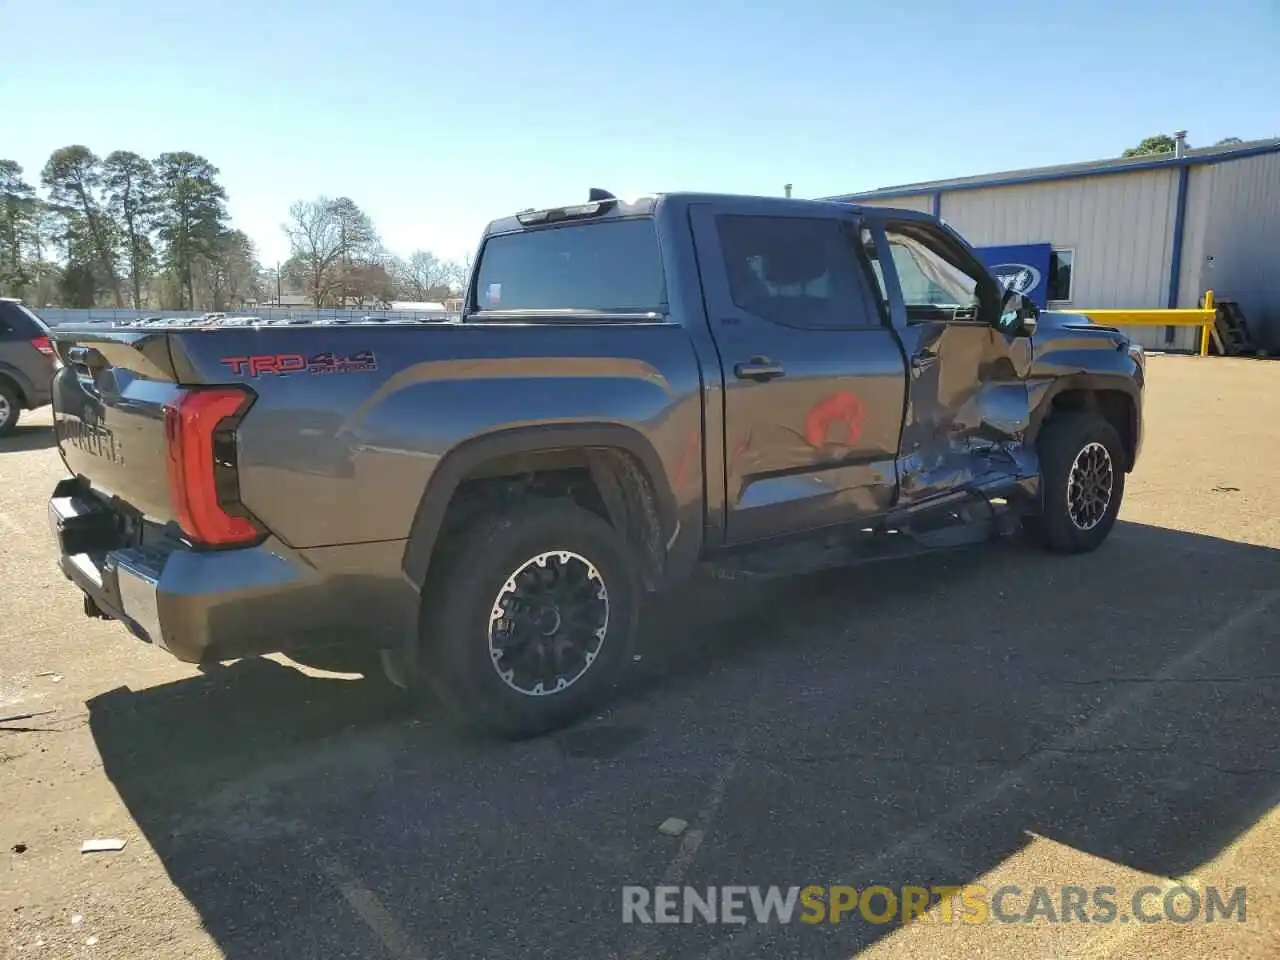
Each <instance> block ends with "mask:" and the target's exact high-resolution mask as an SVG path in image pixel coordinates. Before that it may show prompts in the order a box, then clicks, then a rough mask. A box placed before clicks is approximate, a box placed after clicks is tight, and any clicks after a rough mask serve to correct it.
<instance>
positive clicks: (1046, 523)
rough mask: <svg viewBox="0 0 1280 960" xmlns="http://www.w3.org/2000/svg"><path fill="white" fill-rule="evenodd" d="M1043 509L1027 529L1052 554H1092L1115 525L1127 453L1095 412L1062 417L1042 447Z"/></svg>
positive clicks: (1057, 418)
mask: <svg viewBox="0 0 1280 960" xmlns="http://www.w3.org/2000/svg"><path fill="white" fill-rule="evenodd" d="M1037 446H1038V448H1039V454H1040V484H1041V490H1042V493H1043V504H1044V506H1043V509H1042V511H1041V513H1040V514H1038V515H1036V516H1034V517H1030V518H1028V522H1027V529H1028V532H1029V533H1031V535H1032V537H1033V538H1034V539H1035V540H1037V541H1038V542H1039V544H1040V545H1041V546H1043V547H1044V548H1045V549H1047V550H1050V551H1052V552H1054V553H1089V552H1090V551H1093V550H1096V549H1097V548H1098V547H1099V546H1101V545H1102V542H1103V541H1104V540H1106V539H1107V536H1108V535H1109V534H1110V533H1111V528H1112V527H1114V526H1115V522H1116V515H1117V514H1118V513H1119V512H1120V503H1121V500H1122V499H1123V498H1124V481H1125V471H1126V468H1127V465H1128V455H1127V454H1126V452H1125V448H1124V444H1123V443H1122V442H1121V441H1120V435H1119V434H1118V433H1117V432H1116V429H1115V427H1113V426H1112V425H1111V424H1110V423H1108V422H1107V421H1106V420H1105V419H1103V418H1102V417H1100V416H1097V415H1096V414H1088V413H1061V414H1057V415H1056V416H1054V417H1052V418H1051V419H1050V420H1049V422H1048V423H1046V424H1045V426H1044V430H1043V431H1042V433H1041V435H1040V441H1039V443H1038V445H1037Z"/></svg>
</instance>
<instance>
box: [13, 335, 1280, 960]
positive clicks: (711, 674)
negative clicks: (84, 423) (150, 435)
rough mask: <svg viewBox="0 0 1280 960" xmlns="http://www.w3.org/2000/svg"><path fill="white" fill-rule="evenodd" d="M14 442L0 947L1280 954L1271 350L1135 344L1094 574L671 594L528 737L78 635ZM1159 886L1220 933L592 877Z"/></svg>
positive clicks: (106, 630)
mask: <svg viewBox="0 0 1280 960" xmlns="http://www.w3.org/2000/svg"><path fill="white" fill-rule="evenodd" d="M25 423H26V426H24V427H22V428H20V430H19V433H18V434H17V435H16V436H15V437H12V438H8V439H5V440H0V535H3V538H4V540H3V548H0V578H2V579H0V587H2V591H0V715H8V714H16V713H25V712H37V711H44V710H52V711H54V712H52V713H48V714H44V715H41V716H38V717H33V718H31V719H29V720H25V721H18V722H10V723H4V724H0V804H2V808H0V844H2V847H0V856H3V857H5V858H6V861H7V862H6V863H5V865H4V869H3V870H0V918H2V919H0V955H3V956H6V957H8V956H23V957H26V956H49V957H59V958H61V957H95V958H97V957H147V958H168V957H173V958H178V957H181V958H191V957H224V956H225V957H236V958H248V957H254V958H293V957H299V958H303V957H308V958H309V957H324V958H337V957H371V958H384V957H385V958H395V960H399V958H437V957H447V958H453V957H487V958H499V957H502V958H505V957H511V958H521V960H523V958H535V957H556V958H579V957H580V958H592V960H603V958H608V957H627V958H639V957H651V958H658V957H662V958H681V960H683V958H701V957H716V958H728V960H748V958H766V957H767V958H779V960H780V958H806V960H817V958H822V960H825V958H840V957H849V956H852V955H854V954H859V952H860V951H864V952H865V953H863V954H859V955H866V956H872V957H913V958H916V957H918V958H930V960H932V958H944V957H957V958H966V960H967V958H975V957H1006V956H1008V957H1019V958H1028V957H1059V958H1061V957H1135V958H1137V957H1152V956H1161V957H1165V956H1167V957H1178V958H1182V957H1185V958H1188V960H1189V958H1193V957H1194V958H1198V957H1203V956H1209V955H1212V956H1215V957H1218V958H1223V957H1274V956H1277V955H1280V925H1277V923H1276V917H1277V912H1276V911H1277V908H1278V907H1280V879H1278V878H1280V871H1278V870H1277V867H1280V815H1277V814H1275V813H1273V812H1272V808H1273V805H1274V804H1275V803H1276V802H1277V799H1278V798H1280V644H1277V642H1276V641H1277V640H1280V488H1278V487H1277V483H1278V482H1280V432H1278V431H1280V428H1278V427H1277V426H1276V425H1277V423H1280V364H1277V363H1271V362H1265V361H1250V360H1227V359H1217V358H1215V359H1197V358H1189V357H1172V356H1170V357H1152V358H1151V360H1150V387H1149V397H1148V409H1147V430H1148V433H1147V440H1146V447H1145V450H1144V454H1143V460H1142V461H1141V462H1140V464H1139V467H1138V471H1137V473H1136V474H1135V475H1133V477H1132V478H1131V481H1130V488H1129V491H1128V497H1127V500H1126V503H1125V507H1124V510H1123V511H1122V513H1121V523H1120V524H1119V525H1118V526H1117V528H1116V532H1115V534H1114V535H1113V537H1112V539H1111V540H1110V541H1109V542H1108V544H1107V545H1106V546H1105V547H1104V548H1103V549H1102V550H1101V551H1099V552H1098V553H1096V554H1094V555H1092V556H1087V557H1079V558H1070V559H1064V558H1057V557H1050V556H1046V555H1043V554H1041V553H1038V552H1035V551H1033V550H1030V549H1028V548H1026V547H1023V546H1021V545H1018V544H1004V545H999V546H996V547H994V548H992V549H990V550H986V551H980V552H967V553H963V554H948V555H945V556H942V555H940V556H933V557H928V558H924V559H922V560H917V561H910V562H904V563H898V564H886V565H880V566H874V567H869V568H862V569H858V570H853V571H831V572H828V573H825V574H821V575H816V576H809V577H802V578H799V577H798V578H793V579H791V580H786V581H778V582H775V583H772V584H770V585H768V586H766V587H761V586H759V585H737V584H723V585H702V586H696V587H692V588H690V589H687V590H685V591H683V592H681V593H680V594H679V595H677V596H674V597H672V598H671V599H670V601H669V602H667V603H664V604H662V605H661V609H659V610H656V611H655V612H654V613H653V614H652V615H651V616H650V617H649V619H648V622H647V624H646V627H645V632H644V640H643V646H642V653H643V656H642V659H641V661H640V662H639V663H638V664H636V666H635V669H634V671H633V676H632V677H631V678H630V681H629V684H628V687H627V690H626V691H625V694H624V696H623V697H622V698H621V700H620V701H619V702H618V703H617V705H616V709H613V710H612V711H610V712H608V713H607V714H606V715H603V716H601V717H599V718H597V719H596V720H594V721H593V722H591V723H588V724H584V725H582V726H580V727H578V728H576V729H573V730H570V731H567V732H564V733H561V734H558V735H555V736H552V737H548V738H544V739H541V740H538V741H535V742H530V743H523V744H493V743H488V742H477V741H473V740H468V739H464V738H461V737H459V736H458V735H456V734H455V733H453V732H451V731H449V730H448V729H446V728H444V727H443V726H442V725H441V724H440V723H439V721H438V718H437V716H436V715H435V714H434V713H433V712H432V711H431V710H430V709H427V710H424V711H420V712H418V713H416V714H409V713H407V712H405V711H404V710H403V708H402V707H400V706H398V705H397V704H395V703H394V702H390V701H388V700H387V699H386V698H385V695H384V694H383V693H381V692H380V690H379V688H378V686H377V685H375V684H372V683H366V682H364V681H361V680H359V679H350V678H342V677H336V676H332V675H328V676H326V675H318V674H316V673H315V672H314V671H311V672H306V671H300V670H298V669H296V668H295V667H294V666H292V665H290V664H289V663H288V662H287V661H284V660H280V661H278V662H277V661H276V660H274V659H269V660H257V661H242V662H238V663H235V664H232V665H229V666H226V667H222V668H218V669H212V670H209V671H206V672H200V671H197V670H195V669H193V668H191V667H188V666H186V665H183V664H179V663H176V662H174V661H172V660H171V659H170V658H168V657H167V656H166V655H164V654H163V653H161V652H158V651H155V650H153V649H151V648H149V647H147V646H145V645H144V644H141V643H139V642H137V641H135V640H133V639H131V638H130V637H129V636H128V635H127V634H126V633H125V631H124V630H123V629H121V628H120V627H118V626H116V625H114V624H109V623H103V622H99V621H91V620H87V619H85V618H84V617H83V616H82V615H81V610H80V600H79V597H78V594H77V592H76V591H75V590H74V589H73V588H72V587H71V586H70V584H68V583H67V582H66V581H64V580H63V579H62V577H61V575H60V574H59V573H58V572H57V571H56V569H55V568H54V565H53V555H52V551H51V547H50V545H49V543H48V542H47V532H46V522H45V516H44V510H45V500H46V497H47V495H48V492H49V490H50V489H51V488H52V486H53V484H54V482H55V481H56V480H57V479H58V478H59V477H60V476H61V475H62V465H61V463H60V461H59V459H58V456H57V452H56V450H55V449H54V447H53V438H52V433H51V430H50V427H49V424H50V419H49V414H48V411H47V410H46V411H42V412H41V413H39V414H37V415H34V416H29V417H28V419H27V420H26V421H25ZM668 817H679V818H682V819H684V820H687V821H689V823H690V826H689V828H688V829H687V830H686V831H685V832H684V833H683V835H681V836H678V837H671V836H666V835H664V834H662V833H660V832H659V830H658V829H657V828H658V825H659V824H660V823H662V821H663V820H665V819H666V818H668ZM91 837H118V838H120V839H123V840H125V841H127V845H126V846H125V848H124V850H123V851H120V852H118V853H95V854H81V853H80V846H81V842H82V841H83V840H85V839H87V838H91ZM1175 881H1183V882H1186V883H1188V884H1191V885H1192V886H1194V887H1196V888H1197V889H1202V888H1205V887H1207V886H1211V885H1217V886H1220V887H1224V888H1234V887H1237V886H1246V887H1247V917H1246V919H1245V921H1244V922H1243V923H1241V922H1234V921H1233V922H1219V923H1217V924H1213V925H1208V924H1205V923H1203V922H1192V923H1186V924H1177V923H1171V922H1164V923H1156V924H1151V925H1147V924H1136V923H1130V924H1125V923H1112V924H1096V923H1094V924H1081V923H1071V924H1051V923H1046V922H1037V923H1032V924H1016V923H1014V924H1006V923H997V922H991V923H986V924H977V925H966V924H943V923H916V924H911V925H909V926H906V927H901V926H899V925H895V924H888V925H877V924H872V923H868V922H866V921H865V920H864V919H862V918H860V917H852V918H847V919H846V921H845V922H843V923H840V924H838V925H832V924H821V925H816V926H809V925H805V924H799V923H796V924H791V925H779V924H770V925H757V924H754V923H752V924H749V925H723V924H717V925H711V924H706V923H701V922H698V923H694V924H689V925H683V924H679V925H651V926H633V925H624V924H623V923H622V919H621V902H622V894H621V889H622V886H623V885H624V884H643V885H655V884H659V883H671V884H689V885H693V886H697V887H705V886H707V885H729V884H735V885H768V884H779V885H782V886H793V885H799V886H804V885H806V884H849V885H854V886H856V887H859V888H862V887H865V886H866V885H868V884H873V883H880V884H886V885H888V886H890V887H896V886H900V885H903V884H917V885H923V886H929V885H934V884H956V885H958V884H964V883H978V884H982V885H984V886H986V887H988V888H995V887H998V886H1000V885H1001V884H1005V883H1012V884H1020V885H1022V886H1023V887H1025V888H1030V887H1031V886H1032V885H1034V884H1037V883H1043V884H1059V885H1060V884H1075V885H1080V886H1083V887H1086V888H1088V887H1093V886H1094V885H1097V884H1109V885H1112V886H1114V887H1116V888H1117V890H1118V891H1120V896H1119V899H1120V901H1121V902H1122V903H1124V902H1125V900H1126V897H1127V896H1128V892H1130V891H1132V890H1134V889H1136V888H1138V887H1141V886H1143V885H1145V884H1148V883H1150V884H1154V885H1157V886H1159V885H1162V884H1172V883H1173V882H1175Z"/></svg>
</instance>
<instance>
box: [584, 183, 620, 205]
mask: <svg viewBox="0 0 1280 960" xmlns="http://www.w3.org/2000/svg"><path fill="white" fill-rule="evenodd" d="M617 199H618V198H617V197H615V196H614V195H613V194H612V193H610V192H609V191H608V190H601V189H600V188H599V187H592V188H591V189H590V190H588V191H587V202H588V203H599V202H601V201H603V200H617Z"/></svg>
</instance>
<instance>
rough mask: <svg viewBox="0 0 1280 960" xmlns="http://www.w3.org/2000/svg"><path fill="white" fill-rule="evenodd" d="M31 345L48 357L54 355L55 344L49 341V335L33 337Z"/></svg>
mask: <svg viewBox="0 0 1280 960" xmlns="http://www.w3.org/2000/svg"><path fill="white" fill-rule="evenodd" d="M31 345H32V346H33V347H35V348H36V349H37V350H39V351H40V352H41V353H43V354H44V355H45V356H46V357H52V356H53V344H52V343H50V342H49V338H48V337H32V338H31Z"/></svg>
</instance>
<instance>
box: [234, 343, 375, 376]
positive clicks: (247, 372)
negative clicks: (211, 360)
mask: <svg viewBox="0 0 1280 960" xmlns="http://www.w3.org/2000/svg"><path fill="white" fill-rule="evenodd" d="M220 362H221V363H222V364H224V365H225V366H227V367H230V368H231V372H232V373H233V374H235V375H236V376H242V377H243V376H248V377H259V376H262V375H263V374H264V373H275V374H285V373H317V374H322V373H364V372H367V371H370V370H377V369H378V359H377V357H375V356H374V353H373V351H372V350H360V351H358V352H356V353H353V354H351V355H350V356H348V357H344V356H341V355H340V354H336V353H317V354H316V355H315V356H314V357H304V356H303V355H302V354H300V353H264V354H257V355H255V356H251V357H223V358H222V360H221V361H220Z"/></svg>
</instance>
